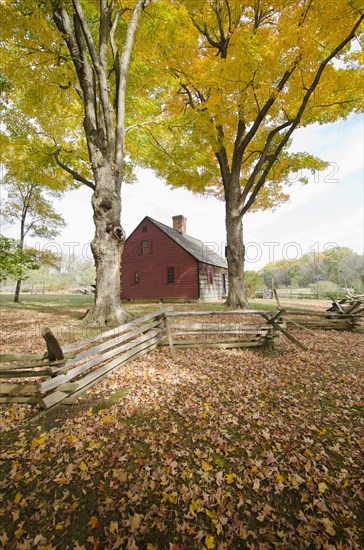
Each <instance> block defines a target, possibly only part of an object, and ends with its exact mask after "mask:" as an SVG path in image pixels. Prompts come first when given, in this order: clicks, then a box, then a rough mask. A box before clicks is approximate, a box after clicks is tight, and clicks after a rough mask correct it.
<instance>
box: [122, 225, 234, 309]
mask: <svg viewBox="0 0 364 550" xmlns="http://www.w3.org/2000/svg"><path fill="white" fill-rule="evenodd" d="M121 280H122V293H121V298H122V299H124V300H150V299H173V298H187V299H195V300H197V299H200V300H202V301H217V300H219V299H222V298H223V297H224V296H226V294H227V284H228V277H227V263H226V261H225V260H224V259H223V258H221V257H220V256H219V255H218V254H216V253H214V252H213V251H212V250H211V248H209V247H208V246H207V245H205V244H204V243H203V242H202V241H200V240H198V239H194V238H193V237H190V236H189V235H187V234H186V218H185V217H184V216H174V217H173V228H172V227H168V226H167V225H164V224H163V223H160V222H158V221H156V220H153V219H152V218H149V217H148V216H146V217H145V218H144V219H143V220H142V221H141V222H140V224H139V225H138V226H137V227H136V228H135V229H134V231H133V232H132V234H131V235H130V236H129V237H128V238H127V240H126V242H125V247H124V251H123V256H122V273H121Z"/></svg>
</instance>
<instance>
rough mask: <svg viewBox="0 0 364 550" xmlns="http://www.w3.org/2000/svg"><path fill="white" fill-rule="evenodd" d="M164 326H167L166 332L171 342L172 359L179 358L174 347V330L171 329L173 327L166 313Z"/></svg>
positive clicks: (169, 342)
mask: <svg viewBox="0 0 364 550" xmlns="http://www.w3.org/2000/svg"><path fill="white" fill-rule="evenodd" d="M164 326H165V329H166V333H167V338H168V344H169V349H170V352H171V356H172V359H173V360H174V361H175V360H176V359H177V357H176V352H175V349H174V346H173V339H172V331H171V327H170V326H169V320H168V317H167V315H166V314H165V313H164Z"/></svg>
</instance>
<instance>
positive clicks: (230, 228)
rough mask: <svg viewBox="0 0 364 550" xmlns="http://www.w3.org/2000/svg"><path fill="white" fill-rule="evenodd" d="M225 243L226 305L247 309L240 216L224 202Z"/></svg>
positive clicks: (227, 202)
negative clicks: (227, 284) (227, 282)
mask: <svg viewBox="0 0 364 550" xmlns="http://www.w3.org/2000/svg"><path fill="white" fill-rule="evenodd" d="M225 224H226V242H227V262H228V269H229V272H228V273H229V275H228V276H229V292H228V297H227V301H226V304H227V305H228V306H230V307H236V308H244V307H248V305H249V304H248V300H247V299H246V296H245V290H244V257H245V247H244V242H243V226H242V219H241V215H239V213H238V212H237V210H236V207H234V206H233V207H232V206H230V205H229V201H226V217H225Z"/></svg>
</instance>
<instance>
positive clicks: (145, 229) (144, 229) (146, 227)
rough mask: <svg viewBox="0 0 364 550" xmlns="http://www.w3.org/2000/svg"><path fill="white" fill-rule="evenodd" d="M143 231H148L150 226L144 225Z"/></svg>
mask: <svg viewBox="0 0 364 550" xmlns="http://www.w3.org/2000/svg"><path fill="white" fill-rule="evenodd" d="M142 231H143V233H146V232H147V231H148V226H146V225H143V229H142Z"/></svg>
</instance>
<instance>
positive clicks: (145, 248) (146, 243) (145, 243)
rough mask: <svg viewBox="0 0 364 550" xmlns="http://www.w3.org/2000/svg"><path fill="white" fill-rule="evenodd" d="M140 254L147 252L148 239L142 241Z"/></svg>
mask: <svg viewBox="0 0 364 550" xmlns="http://www.w3.org/2000/svg"><path fill="white" fill-rule="evenodd" d="M142 254H149V241H142Z"/></svg>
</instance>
